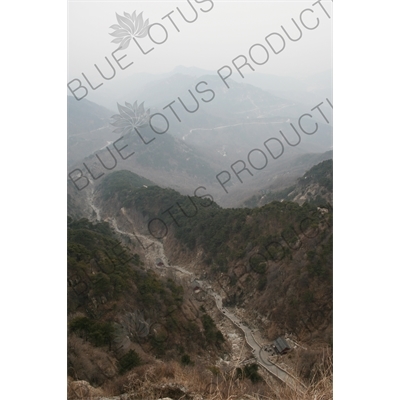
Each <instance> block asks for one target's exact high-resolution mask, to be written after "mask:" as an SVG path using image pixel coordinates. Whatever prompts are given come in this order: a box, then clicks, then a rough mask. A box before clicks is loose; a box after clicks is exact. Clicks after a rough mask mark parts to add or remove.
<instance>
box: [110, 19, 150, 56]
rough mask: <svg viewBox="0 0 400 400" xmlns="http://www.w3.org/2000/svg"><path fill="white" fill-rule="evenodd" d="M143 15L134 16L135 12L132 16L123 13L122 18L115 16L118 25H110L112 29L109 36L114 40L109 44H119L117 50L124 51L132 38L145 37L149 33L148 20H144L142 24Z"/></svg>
mask: <svg viewBox="0 0 400 400" xmlns="http://www.w3.org/2000/svg"><path fill="white" fill-rule="evenodd" d="M142 14H143V13H140V14H139V15H138V16H136V11H135V12H133V14H132V15H130V14H128V13H127V12H124V17H123V16H122V15H118V14H117V13H116V14H115V15H116V16H117V21H118V23H119V25H118V24H115V25H111V26H110V28H111V29H114V32H113V33H110V35H111V36H114V37H115V38H116V39H114V40H112V41H111V43H120V45H119V47H118V50H123V49H126V48H127V47H128V46H129V42H130V41H131V39H132V38H134V37H137V38H143V37H145V36H147V34H148V31H149V20H148V19H146V21H145V22H143V16H142Z"/></svg>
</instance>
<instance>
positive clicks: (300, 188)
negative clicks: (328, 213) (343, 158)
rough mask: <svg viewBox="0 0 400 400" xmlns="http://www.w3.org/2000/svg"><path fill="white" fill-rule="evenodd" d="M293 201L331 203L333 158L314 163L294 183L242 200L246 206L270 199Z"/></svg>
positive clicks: (316, 203) (318, 203)
mask: <svg viewBox="0 0 400 400" xmlns="http://www.w3.org/2000/svg"><path fill="white" fill-rule="evenodd" d="M276 200H277V201H294V202H296V203H298V204H300V205H302V204H304V203H305V202H306V201H307V202H309V203H310V204H314V205H320V206H324V205H326V204H332V203H333V160H332V159H330V160H326V161H323V162H321V163H319V164H317V165H314V166H313V167H312V168H311V169H310V170H309V171H307V172H306V173H305V174H304V175H303V176H302V177H301V178H299V179H298V180H297V183H296V184H295V185H292V186H289V187H287V188H285V189H283V190H278V191H272V190H269V191H268V192H265V191H264V193H263V194H259V195H254V196H252V197H251V198H250V199H248V200H246V201H245V202H244V206H246V207H256V206H257V207H260V206H263V205H264V204H267V203H270V202H272V201H276Z"/></svg>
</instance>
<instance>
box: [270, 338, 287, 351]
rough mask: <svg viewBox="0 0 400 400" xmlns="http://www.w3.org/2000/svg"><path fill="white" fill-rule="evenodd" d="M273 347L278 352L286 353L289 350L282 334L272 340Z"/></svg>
mask: <svg viewBox="0 0 400 400" xmlns="http://www.w3.org/2000/svg"><path fill="white" fill-rule="evenodd" d="M273 347H274V349H275V351H276V352H277V353H278V354H286V353H287V352H288V351H289V350H290V346H289V344H288V342H287V341H286V340H285V339H284V338H283V337H282V336H281V337H278V339H276V340H274V345H273Z"/></svg>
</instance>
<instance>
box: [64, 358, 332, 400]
mask: <svg viewBox="0 0 400 400" xmlns="http://www.w3.org/2000/svg"><path fill="white" fill-rule="evenodd" d="M238 366H239V363H237V364H236V365H235V367H234V368H232V369H231V370H229V371H219V370H218V369H217V368H215V367H214V368H212V366H207V365H201V364H197V365H195V366H183V365H181V364H180V363H178V362H175V361H171V362H167V363H164V362H159V363H156V364H152V365H142V366H140V367H137V368H135V369H134V371H132V372H130V373H128V374H126V375H125V376H122V377H119V378H117V379H116V380H114V381H113V382H109V383H108V384H106V385H104V386H103V392H104V395H105V396H107V395H108V396H112V395H117V394H120V393H126V394H127V395H128V398H129V399H130V400H131V399H132V400H134V399H146V400H152V399H160V398H161V399H162V398H164V397H170V398H171V399H180V400H186V399H191V400H200V399H202V400H331V399H333V364H332V352H331V351H325V352H324V354H323V358H322V359H320V362H319V363H318V364H317V366H314V368H313V376H312V378H311V383H310V385H309V387H308V389H307V390H306V391H305V393H296V392H295V391H293V390H292V389H290V388H289V387H288V386H286V385H284V384H283V383H281V382H278V381H277V380H275V379H272V378H270V379H267V380H266V381H265V382H260V383H257V384H253V383H252V382H251V381H250V380H249V379H244V380H241V379H237V377H236V367H238ZM299 368H300V366H299ZM212 371H213V372H212ZM75 392H76V390H75ZM85 397H86V396H85ZM69 398H76V399H79V398H81V399H82V397H69ZM86 398H88V397H86ZM89 398H92V397H89ZM98 398H99V397H93V399H98Z"/></svg>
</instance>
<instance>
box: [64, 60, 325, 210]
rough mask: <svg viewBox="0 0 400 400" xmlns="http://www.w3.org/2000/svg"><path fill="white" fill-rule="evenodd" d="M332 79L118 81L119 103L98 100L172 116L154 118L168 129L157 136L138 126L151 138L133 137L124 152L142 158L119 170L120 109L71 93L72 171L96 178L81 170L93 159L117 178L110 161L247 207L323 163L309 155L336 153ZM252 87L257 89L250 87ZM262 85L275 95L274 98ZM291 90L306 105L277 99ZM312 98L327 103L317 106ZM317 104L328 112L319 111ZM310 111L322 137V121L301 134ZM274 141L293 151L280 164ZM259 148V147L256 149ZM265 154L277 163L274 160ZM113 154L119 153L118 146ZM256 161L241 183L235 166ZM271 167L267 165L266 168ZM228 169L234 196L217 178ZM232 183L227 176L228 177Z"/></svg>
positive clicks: (197, 73) (185, 74) (177, 75)
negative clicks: (254, 197) (114, 121)
mask: <svg viewBox="0 0 400 400" xmlns="http://www.w3.org/2000/svg"><path fill="white" fill-rule="evenodd" d="M329 76H330V75H329V74H328V73H326V74H320V79H319V80H316V81H313V82H314V86H311V85H310V82H309V81H308V80H299V79H297V80H296V79H292V78H282V77H281V78H276V79H275V77H271V76H268V75H263V74H256V73H254V74H248V75H246V76H245V79H239V80H238V79H237V80H236V81H235V80H233V79H228V80H226V84H225V83H224V82H223V81H222V79H221V78H220V77H219V76H218V75H217V74H215V73H214V74H211V73H210V71H204V70H200V69H197V68H185V67H177V68H176V69H175V70H174V71H172V72H171V73H169V74H163V75H150V74H137V75H133V76H132V77H130V78H129V79H125V80H124V81H121V82H118V81H116V85H114V86H113V90H115V91H116V92H118V96H116V97H113V96H112V92H110V94H109V95H108V96H107V98H108V99H115V100H114V101H113V102H107V101H103V100H104V99H103V100H102V99H101V96H100V95H99V97H98V100H99V102H100V101H101V102H102V103H103V104H104V105H109V106H110V108H112V109H115V106H116V103H117V102H119V103H120V104H122V105H123V104H125V101H128V102H130V103H133V102H134V101H138V103H141V102H143V101H144V106H145V108H146V109H147V108H149V112H150V113H151V114H154V113H160V114H162V115H163V116H164V117H161V116H160V117H158V116H157V117H155V118H154V120H153V125H154V128H155V129H156V130H157V131H159V132H164V131H166V133H163V134H156V133H154V130H151V129H150V127H149V126H147V127H145V128H140V129H139V130H140V131H141V132H142V134H143V138H142V139H140V138H139V137H138V136H136V137H134V135H131V136H130V137H128V136H129V135H128V136H127V135H125V137H124V139H122V140H121V142H120V143H119V147H122V145H123V144H129V146H130V147H127V149H129V151H128V150H126V153H125V154H129V153H131V152H132V151H135V154H134V155H132V156H131V157H129V158H127V159H126V160H122V159H121V158H119V159H118V162H117V163H116V162H115V161H114V160H113V159H112V156H111V155H110V151H109V150H108V149H107V147H106V146H109V149H113V147H112V144H113V143H114V142H115V141H116V140H117V139H118V138H119V137H120V135H117V134H115V133H113V132H112V131H113V129H114V127H113V126H111V125H110V120H111V117H112V116H113V115H115V114H117V111H112V110H111V109H107V108H105V107H104V106H102V105H99V104H95V103H92V102H90V101H88V100H86V99H83V100H81V101H77V100H76V99H75V98H74V97H71V96H69V97H68V153H69V156H68V163H69V172H71V171H73V170H74V168H78V169H80V170H82V171H85V172H83V173H84V174H86V175H88V172H87V171H86V169H85V167H84V166H83V164H82V163H83V162H85V160H86V162H85V164H86V165H87V166H88V167H89V168H91V166H93V168H95V169H98V170H99V171H100V172H99V173H103V172H104V173H108V172H109V170H107V169H106V168H104V167H103V166H102V165H101V162H100V160H99V158H100V159H101V160H104V163H107V162H108V164H107V165H109V166H110V168H111V167H112V166H113V165H114V164H116V165H115V168H116V169H128V170H131V171H132V172H135V173H138V174H141V175H142V176H146V177H148V178H149V179H152V180H153V181H154V182H155V183H157V184H159V185H161V186H164V187H173V188H175V189H177V190H179V191H181V192H182V193H193V190H194V189H195V188H196V187H197V186H199V185H204V186H207V188H210V189H209V190H211V191H212V195H213V196H214V198H215V199H216V200H217V201H218V202H219V203H220V204H221V205H225V206H235V205H236V206H237V205H239V204H240V203H241V201H243V200H244V199H243V196H242V195H243V193H244V192H246V193H247V194H253V193H254V192H256V191H257V190H260V189H264V188H266V187H268V186H269V185H271V184H273V183H274V181H276V179H278V173H279V174H280V177H279V179H285V180H287V181H288V182H289V181H290V183H292V182H294V181H293V179H295V178H297V177H300V176H301V175H302V174H303V173H304V172H305V171H306V170H307V169H309V168H310V167H311V166H312V165H314V164H313V162H314V163H315V162H316V161H315V160H316V159H315V157H317V158H318V157H320V156H311V155H310V156H309V157H304V156H305V155H306V154H314V155H317V154H323V153H325V152H327V151H331V150H332V124H331V123H332V108H331V107H330V105H328V104H327V100H326V97H323V96H325V95H329V94H330V92H331V87H330V86H329V83H330V81H329ZM248 81H252V82H253V84H254V85H253V84H248V83H247V82H248ZM294 81H295V82H297V83H294ZM118 83H119V84H118ZM256 84H257V85H258V86H259V87H257V86H255V85H256ZM227 85H228V86H229V88H228V87H227ZM260 87H263V88H264V89H265V88H272V89H273V93H275V94H273V93H272V92H270V91H266V90H263V89H261V88H260ZM289 88H292V89H295V90H294V91H292V92H293V93H294V92H295V91H297V90H299V91H300V92H301V93H303V94H304V96H303V98H302V99H303V100H304V102H303V103H300V102H298V101H295V100H292V99H290V100H288V98H289V96H287V97H286V98H284V97H279V95H278V94H282V93H284V92H287V93H289V92H288V89H289ZM94 93H96V92H94ZM99 93H100V92H99ZM293 93H292V94H293ZM322 95H323V96H322ZM290 97H293V96H290ZM295 97H296V96H294V97H293V98H295ZM300 97H301V96H300ZM307 97H308V98H315V99H317V98H318V100H316V101H315V103H308V102H307V100H306V98H307ZM328 100H329V101H332V98H331V97H328ZM321 103H323V104H322V105H320V104H321ZM309 104H311V106H310V105H309ZM318 105H320V106H319V107H320V109H315V107H316V106H318ZM312 108H314V110H313V111H312V110H311V109H312ZM186 109H187V110H189V111H187V110H186ZM320 111H322V113H323V114H324V115H321V112H320ZM304 114H309V116H306V117H305V118H304V119H303V121H302V129H303V128H304V130H305V131H306V132H313V131H314V130H315V123H316V122H317V123H318V130H317V132H316V133H315V134H305V133H303V132H302V131H301V130H300V129H299V126H298V124H297V122H298V119H299V117H300V116H302V115H304ZM166 121H168V122H166ZM327 121H328V122H327ZM167 124H168V125H167ZM291 124H292V125H294V126H295V127H296V128H295V129H296V130H297V131H296V130H294V129H293V126H292V125H291ZM283 135H284V136H285V138H286V139H287V141H286V142H285V140H284V138H283ZM271 138H277V139H279V140H280V141H281V143H282V144H283V146H284V149H283V151H284V152H283V154H282V155H281V156H279V157H276V156H277V155H279V153H280V152H281V151H282V149H280V147H281V146H282V145H279V143H278V141H276V140H272V141H270V142H269V144H268V145H267V146H268V150H267V149H266V147H265V145H264V143H265V142H266V141H267V140H268V139H271ZM145 143H148V144H145ZM289 143H291V144H289ZM130 149H132V150H130ZM254 149H258V150H255V151H253V152H252V150H254ZM259 150H262V151H263V152H264V153H265V154H266V156H267V157H269V158H268V160H267V161H266V160H265V159H264V158H265V157H264V156H263V155H262V153H261V152H260V151H259ZM111 151H114V153H116V151H115V149H114V150H111ZM268 151H271V152H272V153H273V154H269V153H268ZM250 152H252V153H250ZM249 154H250V157H251V160H250V161H252V162H253V164H254V165H255V168H252V169H250V172H251V174H252V175H251V174H250V173H248V172H247V171H244V172H242V173H241V175H239V176H236V175H235V173H234V171H233V170H232V168H231V165H232V164H234V163H237V162H238V161H239V160H243V161H244V162H245V163H246V165H247V166H248V164H249V160H248V158H249ZM263 157H264V158H263ZM275 157H276V159H275ZM322 157H323V156H322ZM326 158H329V156H327V157H325V159H326ZM307 160H309V162H308V161H307ZM318 160H319V161H322V159H320V158H319V159H318ZM265 163H267V165H266V166H265V167H264V168H261V167H262V166H263V165H265ZM236 165H237V166H236V167H234V169H235V170H239V169H241V168H239V166H242V163H239V164H236ZM112 169H113V168H112ZM222 171H227V172H228V173H229V174H230V175H231V179H230V181H229V182H228V183H227V187H229V194H227V193H226V192H225V190H224V188H223V187H222V185H221V183H220V182H218V179H216V176H217V175H218V174H220V173H221V172H222ZM283 171H284V177H283V178H282V172H283ZM224 176H226V177H228V175H227V174H223V177H224ZM241 177H243V179H242V178H241ZM220 179H222V178H220ZM240 180H242V182H240ZM260 186H261V187H260ZM247 197H249V196H247Z"/></svg>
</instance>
